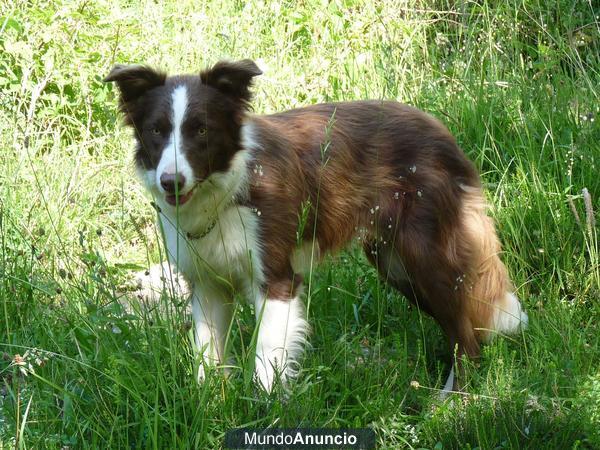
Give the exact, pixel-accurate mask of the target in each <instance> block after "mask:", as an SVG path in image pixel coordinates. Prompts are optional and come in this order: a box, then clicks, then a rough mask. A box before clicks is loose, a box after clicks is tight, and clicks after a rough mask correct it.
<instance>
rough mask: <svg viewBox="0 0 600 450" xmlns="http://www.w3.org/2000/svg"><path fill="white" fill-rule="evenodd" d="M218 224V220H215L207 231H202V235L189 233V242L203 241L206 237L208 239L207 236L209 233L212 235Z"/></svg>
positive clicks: (187, 234)
mask: <svg viewBox="0 0 600 450" xmlns="http://www.w3.org/2000/svg"><path fill="white" fill-rule="evenodd" d="M216 224H217V219H215V220H213V221H212V222H211V223H210V224H209V225H208V227H206V229H205V230H204V231H202V232H201V233H190V232H189V231H188V232H187V233H186V236H187V238H188V239H189V240H197V239H202V238H204V237H206V235H208V233H210V232H211V231H212V230H213V228H214V227H215V225H216Z"/></svg>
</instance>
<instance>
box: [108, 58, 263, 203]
mask: <svg viewBox="0 0 600 450" xmlns="http://www.w3.org/2000/svg"><path fill="white" fill-rule="evenodd" d="M261 73H262V72H261V71H260V69H259V68H258V67H257V66H256V64H254V62H252V61H250V60H242V61H237V62H227V61H222V62H219V63H217V64H216V65H215V66H214V67H212V68H210V69H207V70H205V71H203V72H202V73H200V74H199V75H183V76H173V77H168V76H166V75H165V74H164V73H161V72H158V71H156V70H153V69H151V68H149V67H146V66H121V65H117V66H115V67H114V68H113V69H112V71H111V72H110V74H108V76H107V77H106V78H105V81H107V82H111V81H114V82H116V83H117V85H118V87H119V91H120V93H121V96H120V109H121V112H122V113H123V114H124V116H125V123H126V124H127V125H129V126H131V127H132V128H133V130H134V134H135V138H136V140H137V148H136V154H135V161H136V165H137V168H138V170H139V171H140V172H141V174H142V176H143V178H144V180H145V181H146V184H147V186H148V188H149V189H150V190H151V191H152V193H153V194H154V195H156V196H157V197H158V198H162V199H164V201H165V203H166V204H168V205H171V206H173V207H175V206H179V207H181V206H183V205H185V204H186V203H187V202H188V201H189V200H190V199H191V198H192V196H193V195H194V191H195V188H196V186H198V185H199V184H201V183H202V182H203V181H205V180H207V179H208V178H209V177H210V176H211V175H213V174H215V173H218V172H225V171H227V170H228V169H229V166H230V163H231V161H232V159H233V157H234V156H235V154H236V153H237V152H238V151H239V150H240V149H241V143H240V129H241V125H242V120H243V117H244V114H245V112H246V110H247V107H248V103H249V101H250V86H251V84H252V79H253V78H254V77H255V76H257V75H260V74H261ZM161 203H162V202H161Z"/></svg>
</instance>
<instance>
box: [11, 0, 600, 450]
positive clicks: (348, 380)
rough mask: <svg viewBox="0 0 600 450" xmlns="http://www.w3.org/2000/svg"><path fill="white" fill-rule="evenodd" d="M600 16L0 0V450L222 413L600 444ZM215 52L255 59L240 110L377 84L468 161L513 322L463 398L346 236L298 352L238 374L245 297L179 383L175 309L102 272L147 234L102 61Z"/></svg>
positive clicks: (467, 442)
mask: <svg viewBox="0 0 600 450" xmlns="http://www.w3.org/2000/svg"><path fill="white" fill-rule="evenodd" d="M599 15H600V8H598V5H597V3H595V2H593V1H592V0H558V1H556V2H545V1H543V0H520V1H506V2H505V1H496V0H478V1H461V2H458V1H453V0H437V1H424V2H423V1H410V0H382V1H377V2H375V1H366V0H365V1H363V0H330V1H326V0H306V1H302V2H292V1H286V0H274V1H262V0H249V1H247V2H242V1H237V0H221V1H218V0H215V1H206V2H194V1H177V2H176V1H173V2H152V1H142V2H140V3H138V2H126V1H119V2H108V1H104V0H98V1H93V2H90V1H84V0H77V1H66V0H62V1H61V0H56V1H32V2H24V1H15V2H2V3H1V4H0V148H1V151H0V448H12V447H17V448H71V447H75V448H88V447H89V448H121V447H135V448H137V447H143V448H145V447H152V448H218V447H220V446H221V445H222V439H223V436H224V433H225V431H226V430H228V429H231V428H233V427H242V426H252V427H266V426H278V427H294V426H305V427H311V426H312V427H372V428H373V429H374V430H375V431H376V433H377V439H378V446H379V447H380V448H429V449H436V450H438V449H450V448H470V449H473V448H481V449H494V448H532V449H539V448H560V449H563V448H598V447H600V431H599V430H600V320H599V318H600V301H599V300H600V287H599V286H600V266H599V261H600V259H599V245H598V237H599V233H598V225H597V224H598V222H600V220H598V219H599V218H598V214H597V213H594V208H595V209H596V210H598V200H599V199H600V177H599V176H598V174H599V173H600V125H599V123H598V122H599V121H600V120H599V117H598V116H599V113H600V109H599V105H600V102H599V94H600V92H599V89H598V86H600V19H599V17H598V16H599ZM221 58H229V59H236V58H252V59H255V60H257V61H258V62H259V64H260V65H261V67H263V68H264V69H265V75H264V76H262V77H260V79H259V80H258V84H257V86H256V90H255V91H256V98H255V102H254V109H255V110H256V111H257V112H260V113H263V112H274V111H279V110H284V109H287V108H291V107H295V106H301V105H308V104H313V103H317V102H322V101H329V100H352V99H364V98H386V99H398V100H400V101H403V102H407V103H411V104H414V105H416V106H418V107H420V108H422V109H425V110H427V111H430V112H431V113H432V114H434V115H435V116H437V117H439V118H440V119H442V120H443V121H444V122H445V123H446V124H447V125H448V126H449V128H450V129H451V130H452V132H453V133H455V135H456V136H457V139H458V141H459V143H460V145H461V146H462V148H463V149H464V150H465V152H466V153H467V154H468V155H469V156H470V157H471V158H472V159H473V160H474V161H475V162H476V164H477V166H478V167H479V168H480V170H481V173H482V177H483V179H484V182H485V185H486V187H487V193H488V195H489V200H490V203H491V205H492V210H491V211H490V214H492V215H493V216H494V218H495V220H496V221H497V224H498V229H499V233H500V236H501V240H502V241H503V245H504V255H503V259H504V260H505V262H506V263H507V265H508V267H509V269H510V272H511V274H512V277H513V279H514V281H515V283H516V285H517V292H518V294H519V296H520V298H521V299H522V300H523V302H524V305H525V307H526V309H527V310H528V312H529V317H530V327H529V329H528V330H527V331H526V332H525V333H524V334H523V335H521V336H518V337H513V338H499V339H496V340H495V341H494V342H493V343H492V344H491V345H489V346H487V347H485V349H484V354H483V357H482V359H481V360H480V361H479V362H478V367H476V368H472V369H473V370H469V374H468V387H467V392H466V393H465V394H464V395H462V396H459V395H455V396H452V397H451V398H450V399H449V400H447V401H446V402H443V403H440V402H439V401H438V400H437V399H436V394H437V390H438V389H440V388H441V386H443V382H444V380H445V377H446V375H447V372H448V370H449V360H450V354H449V352H448V350H447V348H446V343H445V340H444V338H443V336H442V334H441V332H440V330H439V329H438V327H437V325H436V324H435V323H433V321H432V320H431V319H429V318H428V317H426V316H425V315H423V314H421V313H420V312H419V311H417V310H416V309H414V308H411V307H410V306H409V305H408V302H406V301H405V300H404V299H403V298H401V296H400V295H398V294H397V293H395V292H393V291H391V290H389V289H387V288H386V287H385V286H384V285H382V284H381V283H380V282H379V281H378V279H377V276H376V273H375V271H374V270H373V269H372V268H371V267H370V266H369V265H368V263H367V262H366V260H365V259H364V258H363V256H362V255H361V254H360V252H359V251H358V249H357V248H351V249H349V250H348V251H347V252H344V253H342V254H341V255H338V256H336V257H332V258H330V259H328V260H327V261H326V262H325V263H324V264H323V265H322V266H321V267H320V268H319V269H317V270H315V271H314V273H313V274H311V277H310V279H311V283H310V287H309V289H307V298H306V299H305V301H306V303H307V304H308V305H310V308H309V311H308V315H309V316H310V322H311V324H312V327H313V333H312V337H311V342H312V348H310V349H309V350H308V351H307V353H306V357H305V358H304V364H303V369H302V371H301V372H300V376H299V378H298V380H297V382H296V384H295V385H294V386H293V388H292V390H291V393H290V394H289V395H287V396H286V395H282V394H281V393H280V392H275V393H274V394H273V395H272V396H270V397H269V396H266V395H264V394H261V393H260V392H258V391H257V390H256V388H255V387H254V385H253V384H252V373H251V370H250V369H249V368H247V367H248V366H250V363H251V361H252V345H251V341H252V328H253V314H252V311H251V308H250V306H249V305H248V304H247V303H244V302H243V301H240V303H239V306H238V308H237V309H238V311H237V316H236V320H235V323H234V326H233V329H232V336H231V339H230V342H231V347H232V348H231V352H232V354H233V356H234V357H235V359H234V367H233V369H232V375H231V376H230V377H229V378H228V379H225V378H223V377H222V376H221V375H220V374H219V373H218V372H216V373H210V374H209V376H208V379H207V381H206V382H205V383H203V384H201V385H198V384H196V383H195V381H194V376H193V372H194V364H195V362H194V356H193V348H192V345H191V339H190V333H189V326H188V325H189V320H190V318H189V315H188V312H187V309H186V305H185V302H183V301H182V300H181V299H172V298H171V297H170V296H169V295H164V296H163V298H162V299H161V302H160V303H161V304H160V305H159V306H160V307H156V305H153V306H150V307H148V306H147V305H145V304H143V303H142V302H140V301H139V300H138V299H136V297H135V295H133V294H131V293H128V292H126V291H125V290H124V286H126V285H127V283H128V280H129V279H130V278H131V277H132V273H133V272H134V271H136V270H143V268H144V267H148V265H149V264H151V263H155V262H158V261H160V259H161V246H160V240H159V239H158V234H159V233H158V232H157V230H156V228H155V226H154V215H153V210H152V208H151V207H150V206H149V199H148V198H147V197H145V196H144V193H143V191H142V187H141V185H140V184H139V183H138V182H137V180H135V175H134V170H133V168H132V158H131V154H132V146H133V142H132V138H131V136H130V133H129V131H128V130H126V129H125V128H124V126H123V125H122V124H121V121H120V118H119V117H118V115H117V111H116V95H115V94H116V93H115V91H114V88H113V87H112V86H110V85H106V84H104V83H103V82H102V78H103V77H104V76H105V75H106V74H107V73H108V72H109V70H110V68H111V67H112V65H113V64H114V63H133V62H143V63H147V64H150V65H154V66H159V67H161V68H164V69H166V70H168V71H170V72H171V73H175V72H196V71H199V70H200V69H202V68H204V67H206V66H208V65H210V64H212V63H214V62H216V61H217V60H219V59H221ZM584 189H586V191H584ZM585 192H587V193H588V194H589V195H584V193H585ZM586 198H587V207H586ZM594 202H595V206H594V205H593V203H594ZM594 214H595V216H594ZM307 278H308V277H307Z"/></svg>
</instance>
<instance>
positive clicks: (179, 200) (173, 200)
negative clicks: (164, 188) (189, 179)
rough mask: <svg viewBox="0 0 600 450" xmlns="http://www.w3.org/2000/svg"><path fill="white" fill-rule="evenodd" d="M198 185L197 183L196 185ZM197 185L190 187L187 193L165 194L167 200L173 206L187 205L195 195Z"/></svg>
mask: <svg viewBox="0 0 600 450" xmlns="http://www.w3.org/2000/svg"><path fill="white" fill-rule="evenodd" d="M196 186H197V185H196ZM196 186H194V187H193V188H192V189H190V190H189V191H188V192H187V193H186V194H182V193H181V192H179V193H178V194H167V195H165V201H166V202H167V203H168V204H169V205H172V206H183V205H185V204H186V203H187V202H188V201H189V200H190V199H191V198H192V196H193V195H194V191H195V190H196Z"/></svg>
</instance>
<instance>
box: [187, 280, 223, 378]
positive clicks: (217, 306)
mask: <svg viewBox="0 0 600 450" xmlns="http://www.w3.org/2000/svg"><path fill="white" fill-rule="evenodd" d="M231 312H232V302H231V299H229V298H226V296H223V295H222V294H220V293H217V292H213V291H210V290H207V289H202V287H197V286H195V287H194V291H193V294H192V316H193V318H194V338H195V341H196V347H197V349H198V351H199V352H200V365H199V367H198V381H202V380H204V376H205V370H206V367H207V366H209V365H211V366H212V365H217V364H219V363H221V362H222V361H223V357H224V351H225V340H226V338H227V332H228V330H229V325H230V323H231Z"/></svg>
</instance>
